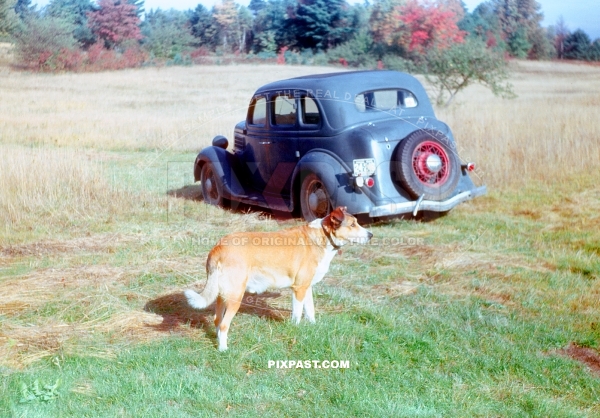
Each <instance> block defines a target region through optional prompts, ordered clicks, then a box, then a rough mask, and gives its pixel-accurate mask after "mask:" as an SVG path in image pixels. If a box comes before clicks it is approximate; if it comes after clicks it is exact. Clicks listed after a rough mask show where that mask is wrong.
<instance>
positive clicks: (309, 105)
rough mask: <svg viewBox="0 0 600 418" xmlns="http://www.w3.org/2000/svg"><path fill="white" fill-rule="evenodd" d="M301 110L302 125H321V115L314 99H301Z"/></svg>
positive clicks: (305, 97) (304, 97)
mask: <svg viewBox="0 0 600 418" xmlns="http://www.w3.org/2000/svg"><path fill="white" fill-rule="evenodd" d="M300 110H301V116H302V119H301V120H302V125H318V124H319V123H321V114H320V113H319V107H318V106H317V102H315V100H314V99H313V98H312V97H308V96H302V97H300Z"/></svg>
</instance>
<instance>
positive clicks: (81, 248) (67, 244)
mask: <svg viewBox="0 0 600 418" xmlns="http://www.w3.org/2000/svg"><path fill="white" fill-rule="evenodd" d="M141 240H142V238H141V237H138V236H131V235H130V236H125V235H121V234H104V235H96V236H91V237H82V238H75V239H71V240H66V241H55V240H46V241H40V242H35V243H32V244H24V245H7V246H4V247H0V256H3V257H32V256H35V257H38V256H51V255H59V254H64V253H69V254H82V253H91V252H94V253H98V252H101V253H106V252H109V253H110V252H114V251H115V249H116V248H117V247H119V246H121V245H124V244H128V243H131V242H136V241H141Z"/></svg>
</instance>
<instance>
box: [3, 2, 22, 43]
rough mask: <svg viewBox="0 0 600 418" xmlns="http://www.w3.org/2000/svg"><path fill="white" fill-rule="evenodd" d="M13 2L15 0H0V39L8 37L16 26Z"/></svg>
mask: <svg viewBox="0 0 600 418" xmlns="http://www.w3.org/2000/svg"><path fill="white" fill-rule="evenodd" d="M15 3H16V1H15V0H0V39H2V38H7V37H9V36H10V35H12V34H13V33H14V31H15V29H16V28H17V25H18V23H19V22H18V18H17V14H16V13H15Z"/></svg>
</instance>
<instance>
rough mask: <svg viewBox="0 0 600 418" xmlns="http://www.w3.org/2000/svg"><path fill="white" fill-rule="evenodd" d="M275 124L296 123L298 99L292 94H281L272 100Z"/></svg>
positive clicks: (287, 124) (286, 124) (289, 124)
mask: <svg viewBox="0 0 600 418" xmlns="http://www.w3.org/2000/svg"><path fill="white" fill-rule="evenodd" d="M272 112H273V118H272V121H273V125H277V126H291V125H295V124H296V99H295V98H294V96H292V95H288V94H280V95H277V96H275V97H274V98H273V101H272Z"/></svg>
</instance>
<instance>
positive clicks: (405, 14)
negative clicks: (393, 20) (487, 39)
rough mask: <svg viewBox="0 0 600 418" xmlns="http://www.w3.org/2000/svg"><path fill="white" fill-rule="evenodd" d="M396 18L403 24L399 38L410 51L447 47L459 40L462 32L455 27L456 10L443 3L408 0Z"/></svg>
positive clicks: (461, 37)
mask: <svg viewBox="0 0 600 418" xmlns="http://www.w3.org/2000/svg"><path fill="white" fill-rule="evenodd" d="M399 19H400V22H402V28H403V30H402V32H403V33H402V36H401V38H400V42H402V43H403V45H404V46H405V47H406V48H407V50H408V51H409V52H413V51H414V52H416V53H418V54H422V53H424V52H425V51H427V50H429V49H431V48H434V47H435V48H438V49H446V48H449V47H450V46H452V45H453V44H455V43H460V42H462V41H463V39H464V36H465V32H463V31H461V30H460V29H459V28H458V25H457V23H458V19H457V16H456V14H455V12H453V11H452V10H450V9H447V8H446V7H445V6H444V5H443V4H441V5H440V4H436V3H432V2H420V1H418V0H409V1H408V2H407V3H406V4H405V5H404V6H401V7H400V9H399Z"/></svg>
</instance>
